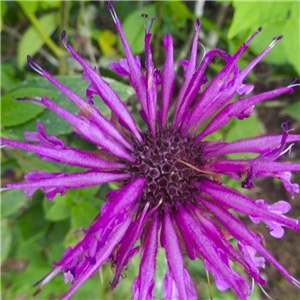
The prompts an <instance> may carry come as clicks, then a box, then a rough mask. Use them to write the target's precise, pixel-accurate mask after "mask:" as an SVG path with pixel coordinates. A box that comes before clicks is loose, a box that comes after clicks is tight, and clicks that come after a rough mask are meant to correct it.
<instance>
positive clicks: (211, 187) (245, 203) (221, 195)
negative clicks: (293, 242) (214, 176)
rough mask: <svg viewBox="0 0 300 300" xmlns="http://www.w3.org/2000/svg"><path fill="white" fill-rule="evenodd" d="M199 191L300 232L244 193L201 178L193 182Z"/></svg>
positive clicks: (228, 204)
mask: <svg viewBox="0 0 300 300" xmlns="http://www.w3.org/2000/svg"><path fill="white" fill-rule="evenodd" d="M195 185H196V186H197V187H198V188H199V190H201V192H204V193H206V194H208V195H210V196H211V197H212V198H213V199H215V200H216V201H218V202H219V203H220V204H222V205H225V206H226V207H228V208H233V209H235V210H236V211H238V212H240V213H242V214H245V215H248V216H253V217H265V218H268V219H270V220H272V221H274V222H279V223H281V224H283V225H284V226H287V227H290V228H291V229H293V230H295V231H297V232H300V226H299V225H297V224H295V223H294V221H290V220H288V219H286V218H283V217H282V216H279V215H277V214H274V213H272V212H270V211H268V210H267V209H265V208H262V207H258V206H257V205H256V204H255V202H253V201H252V200H251V199H249V198H247V197H246V196H244V195H241V194H237V193H234V192H233V191H231V190H229V189H227V188H225V187H223V186H221V185H219V184H217V183H215V182H214V181H211V180H209V179H203V181H202V183H201V184H195Z"/></svg>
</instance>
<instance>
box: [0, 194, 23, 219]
mask: <svg viewBox="0 0 300 300" xmlns="http://www.w3.org/2000/svg"><path fill="white" fill-rule="evenodd" d="M1 196H2V198H1V217H2V218H3V217H9V216H11V215H13V214H14V213H16V212H17V211H18V210H19V209H20V208H21V207H22V206H24V203H25V201H26V196H25V194H23V191H22V190H9V191H5V192H3V193H2V195H1Z"/></svg>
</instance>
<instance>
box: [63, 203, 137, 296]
mask: <svg viewBox="0 0 300 300" xmlns="http://www.w3.org/2000/svg"><path fill="white" fill-rule="evenodd" d="M135 212H136V209H134V210H132V211H131V213H130V214H129V215H128V216H127V217H126V219H125V220H124V221H123V222H122V224H119V226H117V227H115V228H114V231H113V232H112V234H111V235H110V237H109V239H108V240H107V241H106V243H105V245H104V246H103V247H102V248H101V249H100V251H99V252H98V254H97V256H96V263H95V264H93V265H89V267H88V268H87V269H86V270H85V271H84V273H83V274H82V275H81V277H79V278H78V280H77V281H76V282H75V283H74V284H73V286H72V287H71V289H70V290H69V291H68V292H67V293H66V294H65V295H64V296H63V297H62V300H67V299H69V298H70V297H71V296H72V295H73V293H74V292H75V291H76V290H77V289H78V288H79V287H80V286H81V285H82V284H83V282H84V281H85V280H86V279H87V278H88V277H90V276H92V275H93V274H94V273H95V272H96V271H97V270H99V269H100V267H101V266H102V265H103V263H104V261H105V260H106V259H107V258H108V256H109V255H111V253H112V251H113V249H114V248H115V247H116V245H117V244H118V243H119V242H120V241H121V239H122V238H123V236H124V234H125V232H126V230H127V229H128V227H129V225H130V224H131V221H132V218H133V216H134V214H135Z"/></svg>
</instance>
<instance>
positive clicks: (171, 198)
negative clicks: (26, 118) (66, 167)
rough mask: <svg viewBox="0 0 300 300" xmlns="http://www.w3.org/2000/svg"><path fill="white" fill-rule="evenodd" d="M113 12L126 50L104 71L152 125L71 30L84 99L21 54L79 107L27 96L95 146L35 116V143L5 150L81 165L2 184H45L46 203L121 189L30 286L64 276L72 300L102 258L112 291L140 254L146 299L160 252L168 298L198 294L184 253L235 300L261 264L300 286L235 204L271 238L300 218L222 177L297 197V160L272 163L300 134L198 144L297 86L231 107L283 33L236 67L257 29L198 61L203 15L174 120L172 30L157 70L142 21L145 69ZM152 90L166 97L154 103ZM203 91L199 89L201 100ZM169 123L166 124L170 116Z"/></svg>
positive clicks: (30, 136) (140, 285) (139, 292)
mask: <svg viewBox="0 0 300 300" xmlns="http://www.w3.org/2000/svg"><path fill="white" fill-rule="evenodd" d="M109 10H110V12H111V15H112V17H113V20H114V22H115V24H116V27H117V30H118V33H119V35H120V38H121V42H122V45H123V48H124V52H125V55H126V58H122V59H120V62H118V63H117V62H113V63H112V64H111V68H112V70H113V71H114V72H116V73H117V74H118V75H120V76H125V77H126V76H127V77H128V78H129V81H130V83H131V85H132V87H133V88H134V89H135V91H136V95H137V97H138V99H139V101H140V103H141V106H142V109H141V111H140V115H141V117H142V118H143V120H144V121H145V123H146V124H147V129H146V130H145V131H144V132H141V131H140V130H139V128H138V127H137V125H136V123H135V121H134V119H133V118H132V116H131V115H130V113H129V111H128V110H127V108H126V106H125V105H124V103H123V102H122V101H121V100H120V98H119V97H118V95H117V94H116V92H114V91H113V90H112V89H111V88H110V86H109V84H108V83H106V82H105V81H104V80H103V79H102V78H101V76H100V75H98V74H97V73H96V71H95V70H94V69H93V68H92V67H90V66H89V65H88V64H87V63H85V62H84V61H83V60H82V58H81V57H80V56H79V55H78V54H77V53H76V52H75V51H74V49H73V48H72V47H71V46H70V45H69V44H67V42H66V40H65V35H66V33H65V32H63V33H62V36H61V38H62V42H63V43H64V45H65V47H66V49H67V50H68V51H69V52H70V54H71V55H72V56H73V57H74V58H75V60H77V61H78V62H79V63H80V64H81V66H82V67H83V69H84V73H83V80H86V81H88V82H89V86H88V89H87V91H86V96H87V98H88V101H86V100H84V99H81V98H80V97H78V96H77V95H75V94H74V93H73V92H72V91H71V90H69V89H67V88H66V87H64V86H63V85H62V84H61V83H59V82H58V81H57V80H56V79H54V78H53V77H52V76H51V75H50V74H49V73H47V71H45V70H43V69H42V68H41V67H40V66H38V65H37V64H36V63H35V62H33V61H32V59H31V58H30V57H28V64H29V65H30V66H31V67H32V68H33V69H34V70H35V71H36V72H38V73H39V74H41V75H42V76H44V77H46V78H47V79H48V80H49V81H50V82H51V83H53V84H54V85H55V86H56V87H57V88H58V89H59V90H61V91H62V92H63V93H64V94H65V95H66V96H67V97H68V98H69V99H70V100H71V101H72V102H73V103H74V104H75V105H76V106H77V107H78V108H79V110H80V112H79V114H78V115H72V114H71V113H69V112H68V111H66V110H64V109H63V108H61V107H60V106H58V105H56V104H54V103H53V102H52V101H51V100H50V99H48V98H46V97H42V98H41V99H38V100H36V99H35V100H34V101H39V102H40V103H39V104H41V105H44V106H45V107H47V108H49V109H51V110H52V111H53V112H55V113H56V114H57V115H59V116H60V117H62V118H64V119H65V120H66V121H67V122H69V123H70V124H72V126H73V128H74V131H75V132H76V133H77V134H78V135H80V136H81V137H83V138H84V139H86V140H87V141H89V142H92V143H94V144H95V145H97V146H98V147H99V148H101V150H99V151H98V153H95V152H92V153H89V152H84V151H81V150H78V149H74V148H72V147H68V146H66V145H65V144H64V142H63V141H62V140H61V139H58V138H57V137H54V136H49V135H47V133H46V131H45V130H44V127H43V125H42V124H41V123H38V124H37V130H38V131H37V132H34V133H33V132H26V133H25V139H26V140H27V141H30V142H35V143H30V144H29V143H22V142H16V141H12V140H8V139H4V138H2V139H1V142H2V144H3V145H7V146H12V147H16V148H20V149H24V150H27V151H31V152H34V153H36V154H37V155H38V156H39V157H40V158H41V159H42V160H47V161H56V162H61V163H66V164H70V165H74V166H80V167H82V168H85V169H88V170H86V171H83V172H79V173H73V174H65V173H49V172H43V171H35V172H30V173H28V174H26V175H25V180H26V181H25V182H23V183H6V184H4V185H5V188H6V189H13V188H15V189H24V193H25V194H26V195H27V196H28V197H31V196H32V195H33V193H34V192H35V191H36V190H37V189H40V188H41V189H43V191H44V193H45V194H46V197H47V199H48V200H51V199H53V198H54V197H55V195H56V194H58V193H59V194H61V195H63V194H64V193H65V192H66V190H67V189H72V188H80V187H86V186H93V185H100V184H104V183H108V182H115V183H117V184H118V186H119V189H117V190H113V191H111V192H109V193H108V194H107V196H106V198H107V202H106V203H105V204H104V205H103V207H102V208H101V212H100V213H99V215H98V216H97V217H96V219H95V220H94V221H93V222H92V223H91V225H90V226H89V228H87V229H86V230H85V231H84V237H83V238H82V240H81V241H80V242H79V243H78V244H77V245H76V246H74V247H70V248H68V249H66V251H65V253H64V254H63V256H62V259H61V261H60V262H58V263H56V262H55V263H54V267H55V268H54V269H53V271H52V272H51V273H49V274H48V275H47V276H46V277H45V278H43V279H42V280H41V281H40V282H38V283H37V284H41V285H43V284H45V283H46V282H48V281H49V280H50V279H51V278H52V277H54V276H55V275H56V274H58V273H60V272H63V273H64V276H65V281H66V282H69V281H70V282H71V283H72V287H71V289H70V290H69V292H68V293H67V294H66V295H65V296H64V297H63V298H62V299H68V298H69V297H70V296H71V295H72V294H73V293H74V292H75V291H76V290H77V289H78V288H79V287H80V286H81V284H82V283H83V282H84V281H85V280H87V279H88V278H89V277H90V276H93V275H94V274H95V273H96V272H97V271H98V270H99V269H100V268H101V266H102V265H103V264H106V263H109V264H112V266H113V269H114V279H113V280H112V282H111V288H112V289H114V288H115V287H116V286H117V284H118V282H119V281H120V276H121V274H122V272H123V270H124V268H125V267H126V265H127V264H128V263H130V262H129V261H130V259H131V258H132V257H133V256H135V255H137V254H139V255H140V256H141V263H140V269H139V275H138V277H136V278H135V280H134V282H133V296H132V299H153V298H154V296H153V288H154V285H155V282H154V274H155V268H156V265H155V262H156V255H157V250H158V248H159V247H162V248H164V250H165V254H166V260H167V264H168V268H169V270H168V272H167V273H166V275H165V280H164V299H178V300H184V299H197V296H196V292H195V288H194V286H193V283H192V280H191V277H190V276H189V274H188V272H187V270H186V269H185V266H184V261H183V255H184V253H186V254H187V256H188V257H189V258H190V259H191V260H195V259H197V258H198V259H200V260H202V262H203V264H204V266H205V268H206V270H207V271H208V272H209V273H211V274H212V276H213V277H214V280H215V284H216V286H217V288H218V289H219V290H221V291H223V290H226V289H228V288H231V289H232V290H233V291H234V293H235V294H236V295H237V296H238V297H239V298H240V299H247V298H248V297H249V294H250V293H251V290H252V289H253V287H252V286H251V284H250V283H251V280H249V278H250V279H252V281H253V282H257V283H258V284H259V285H265V284H266V282H265V280H264V279H263V278H262V277H261V276H260V273H259V267H264V266H265V261H269V262H270V263H271V264H273V265H274V266H275V267H276V268H277V269H278V271H279V272H280V273H281V274H282V276H283V277H285V278H286V279H287V280H288V281H289V282H291V283H293V284H295V285H296V286H298V287H300V283H299V281H297V280H296V279H294V278H293V277H292V276H291V275H290V274H289V273H288V272H287V270H286V269H285V268H284V267H283V266H282V265H280V264H279V263H278V262H277V261H276V260H275V259H274V257H273V256H272V255H271V254H270V253H269V252H268V250H267V249H266V248H265V247H264V245H263V238H262V237H261V236H260V235H258V234H257V233H256V232H253V231H250V230H248V229H247V228H246V226H245V225H244V224H243V223H242V222H241V221H239V220H238V218H237V217H236V214H232V211H235V212H238V213H240V214H243V215H246V216H249V218H250V219H251V220H252V221H253V222H254V223H259V222H264V223H265V224H266V225H267V226H268V227H269V228H270V234H271V235H273V236H274V237H276V238H280V237H282V235H283V234H284V229H283V227H289V228H291V229H293V230H295V231H297V232H299V231H300V226H299V225H298V221H297V220H295V219H291V218H289V217H286V216H285V215H284V214H285V213H286V212H288V211H289V209H290V205H289V204H288V203H287V202H285V201H279V202H276V203H266V202H265V201H264V200H262V199H259V200H256V201H254V200H252V199H249V198H248V197H247V196H245V195H243V194H242V193H240V192H239V191H237V190H235V189H234V188H231V187H230V186H227V185H225V184H224V183H222V180H221V176H220V175H227V176H229V177H232V178H234V179H236V180H240V181H242V182H241V186H242V187H243V188H245V189H250V188H253V187H254V182H253V181H254V180H255V178H259V177H264V176H271V177H275V178H278V179H280V180H281V181H282V183H283V185H284V187H285V188H286V190H288V191H289V192H290V194H291V197H292V198H293V197H294V193H298V192H299V186H298V185H297V184H292V183H291V182H290V180H291V171H299V170H300V164H293V163H289V162H278V161H276V160H277V159H278V157H280V156H281V155H283V154H284V153H286V152H287V151H289V150H290V148H291V146H292V144H290V143H293V142H295V141H299V139H300V136H299V135H292V134H289V132H290V130H289V129H288V124H287V123H284V124H283V125H282V130H283V134H282V135H273V136H262V137H256V138H252V139H246V140H238V141H235V142H232V143H224V142H221V141H210V140H209V139H205V138H206V137H207V136H208V135H209V134H211V133H213V132H215V131H216V130H218V129H220V128H221V127H222V126H224V125H225V124H226V123H227V122H228V121H229V120H230V118H232V117H237V118H238V119H243V118H248V117H250V115H251V113H252V110H253V107H254V106H255V104H256V103H258V102H261V101H264V100H267V99H270V98H273V97H277V96H279V95H281V94H283V93H292V92H293V86H294V85H293V84H291V85H290V86H287V87H282V88H278V89H275V90H272V91H269V92H265V93H262V94H259V95H254V96H249V97H245V96H242V97H241V98H239V99H238V100H236V101H234V102H230V100H231V99H232V97H233V96H234V95H235V94H239V95H247V94H249V93H250V92H251V91H252V90H253V88H254V87H253V86H251V85H246V84H244V83H243V80H244V78H245V77H246V75H247V74H248V73H249V72H250V71H251V70H252V69H253V67H254V66H255V65H256V64H257V63H258V62H259V61H260V60H261V58H262V57H264V56H265V55H266V54H267V53H268V52H269V51H270V50H271V48H272V47H273V46H275V44H276V43H277V42H278V41H279V40H280V39H281V36H279V37H276V38H274V40H273V42H272V43H271V44H270V45H269V46H268V47H267V48H266V49H265V50H264V51H263V52H262V53H261V54H260V55H259V56H258V57H257V58H256V59H254V60H253V61H252V62H251V63H250V64H249V65H248V66H247V67H246V68H245V69H243V70H242V71H240V70H239V68H238V65H237V61H238V59H239V57H240V56H241V55H242V54H243V52H244V51H245V50H246V49H247V48H248V44H249V43H250V42H251V40H252V39H253V38H254V37H255V35H256V34H258V33H259V31H261V28H259V29H258V30H257V31H255V32H254V33H253V34H252V35H251V37H250V38H249V39H248V40H246V42H245V43H244V44H243V45H242V46H241V47H240V48H239V49H238V51H237V52H236V53H235V54H234V55H233V56H230V55H229V54H227V53H226V52H224V51H222V50H219V49H214V50H211V51H209V52H207V53H204V55H203V58H202V60H201V62H200V64H199V66H198V67H197V66H196V56H197V45H198V35H199V30H200V21H199V20H197V21H196V32H195V37H194V40H193V44H192V49H191V53H190V57H189V60H185V61H181V62H180V64H181V65H182V66H183V68H184V80H183V84H182V86H181V88H180V90H179V93H178V95H176V102H175V112H174V115H172V116H170V115H168V112H169V108H170V105H171V100H172V99H173V97H175V95H174V93H173V87H174V81H175V72H174V66H173V41H172V37H171V36H170V35H169V34H167V35H165V36H164V38H163V45H164V48H165V51H166V59H165V63H164V67H163V70H162V74H160V71H159V70H157V69H155V68H154V64H153V60H152V55H151V49H150V40H151V36H152V34H151V33H150V31H151V26H152V23H153V21H154V19H152V20H151V21H150V22H149V24H148V25H147V26H145V58H146V61H145V72H143V71H142V68H141V62H140V58H139V57H138V56H136V57H134V56H133V55H132V52H131V50H130V48H129V46H128V44H127V41H126V38H125V36H124V34H123V31H122V27H121V24H120V21H119V19H118V17H117V15H116V12H115V10H114V8H113V7H112V5H111V4H109ZM215 55H218V56H219V57H221V58H222V59H223V60H224V61H225V65H224V67H223V69H222V70H221V71H220V72H219V73H218V74H217V75H216V76H215V77H214V78H213V80H212V81H211V82H209V83H208V84H207V78H206V76H205V71H206V69H207V67H208V65H209V64H210V62H211V61H212V59H213V57H215ZM159 85H160V86H161V99H160V101H157V90H158V86H159ZM201 89H202V92H201V95H200V96H197V94H198V93H199V91H200V90H201ZM94 95H99V96H100V97H101V99H102V100H103V102H104V103H105V104H106V105H107V106H108V107H109V108H110V109H111V112H112V118H111V120H107V119H106V118H105V117H104V116H103V115H102V114H101V112H99V111H98V110H97V109H96V108H95V106H94V105H93V101H92V98H93V96H94ZM22 100H24V99H22ZM25 100H31V99H26V98H25ZM216 112H217V113H216ZM211 117H212V118H211ZM168 118H169V119H172V121H171V122H170V123H168V122H167V120H168ZM208 119H210V121H209V122H208V124H207V125H206V126H205V127H204V129H203V130H201V131H200V132H199V130H198V129H199V127H200V126H201V125H202V124H203V123H204V122H205V121H207V120H208ZM204 139H205V140H204ZM287 144H290V146H287ZM249 152H250V153H251V152H252V153H257V157H256V158H253V159H239V160H232V159H224V155H226V154H231V153H249ZM232 238H234V239H236V240H237V241H238V243H237V246H238V247H237V248H234V247H233V246H232V244H231V243H230V240H231V239H232ZM230 261H231V262H233V263H235V264H236V265H237V266H238V267H239V268H240V269H241V270H242V271H243V272H244V274H245V275H246V278H247V279H245V278H244V277H243V276H242V275H240V274H239V273H237V272H236V271H235V270H234V269H233V268H232V266H231V264H230ZM249 281H250V283H249Z"/></svg>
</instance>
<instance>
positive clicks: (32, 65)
mask: <svg viewBox="0 0 300 300" xmlns="http://www.w3.org/2000/svg"><path fill="white" fill-rule="evenodd" d="M27 63H28V65H29V67H30V68H32V69H33V70H34V71H36V72H37V73H39V74H40V75H43V69H42V68H41V67H40V66H39V65H38V64H37V63H35V62H34V61H33V60H32V58H31V56H30V55H27Z"/></svg>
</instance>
